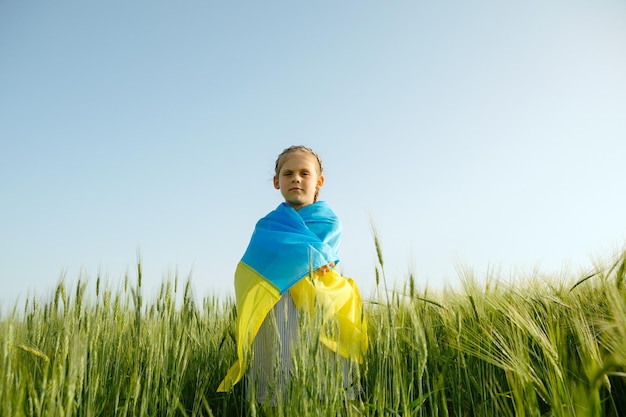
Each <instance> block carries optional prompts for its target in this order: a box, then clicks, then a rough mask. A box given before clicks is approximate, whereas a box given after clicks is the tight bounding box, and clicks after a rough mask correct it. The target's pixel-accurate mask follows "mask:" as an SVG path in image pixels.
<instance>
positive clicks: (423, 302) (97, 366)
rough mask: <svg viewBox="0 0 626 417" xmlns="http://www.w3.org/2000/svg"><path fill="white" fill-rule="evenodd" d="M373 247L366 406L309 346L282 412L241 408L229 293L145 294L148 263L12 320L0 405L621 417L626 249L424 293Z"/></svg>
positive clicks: (158, 411) (63, 409)
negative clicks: (389, 271)
mask: <svg viewBox="0 0 626 417" xmlns="http://www.w3.org/2000/svg"><path fill="white" fill-rule="evenodd" d="M377 249H378V262H377V266H376V268H377V277H378V282H379V286H380V287H379V289H378V290H379V291H378V294H380V295H379V296H378V297H377V298H376V299H375V300H370V301H368V302H366V305H365V312H366V315H367V320H368V323H369V334H370V349H369V350H368V352H367V355H366V358H365V361H364V363H363V364H362V366H361V367H360V370H359V371H360V375H359V378H360V383H361V385H362V388H363V392H362V395H361V397H360V398H358V399H356V400H347V399H346V398H345V397H344V395H343V394H342V391H341V389H339V388H338V387H339V386H340V385H341V382H340V380H339V378H338V377H337V375H336V372H335V370H334V369H335V367H334V366H333V365H334V363H333V361H332V359H328V358H326V359H324V356H321V355H323V353H322V350H320V349H319V348H318V346H316V345H315V344H310V343H309V344H306V345H307V348H306V349H302V351H299V352H298V356H297V358H296V364H297V366H296V369H295V372H294V377H293V378H294V382H295V383H294V384H293V387H292V389H291V391H290V399H289V400H288V401H287V402H285V404H284V406H283V407H281V408H277V409H272V408H270V407H266V406H257V405H255V404H249V403H247V402H246V401H245V399H244V394H243V387H242V384H238V385H237V386H236V387H235V389H234V391H233V392H230V393H227V394H218V393H216V392H215V390H216V388H217V386H218V384H219V382H220V381H221V378H222V377H223V376H224V375H225V373H226V371H227V369H228V367H229V366H230V365H231V364H232V363H233V362H234V360H235V356H236V354H235V341H234V333H235V332H234V330H235V329H234V326H235V315H236V311H235V307H234V302H233V300H232V299H218V298H217V297H211V296H209V297H206V298H205V299H204V300H203V301H202V303H201V305H200V304H198V303H197V302H196V301H194V300H195V299H194V297H193V296H192V294H191V293H190V286H191V285H190V281H189V280H187V281H186V282H185V283H184V285H183V286H182V287H183V288H182V289H181V288H179V282H178V279H175V280H174V282H170V281H168V282H164V283H163V284H162V288H161V292H160V294H159V295H158V296H157V297H155V298H154V299H145V298H144V296H143V295H142V294H143V293H142V288H141V280H142V273H141V266H140V265H139V267H138V270H137V272H136V274H135V276H134V277H132V278H129V277H126V279H125V281H124V285H123V287H122V288H120V289H118V290H115V291H114V290H111V289H110V288H103V287H102V285H101V281H100V279H98V280H97V283H96V289H95V293H91V294H87V293H86V292H87V290H86V288H87V286H86V284H85V283H84V282H79V283H78V284H77V285H76V286H75V288H66V286H65V284H64V282H63V281H61V282H60V283H59V284H58V285H57V287H56V291H55V293H54V296H51V297H49V298H47V299H43V298H41V297H35V296H33V297H31V298H29V299H28V300H27V302H26V306H25V308H24V310H23V311H19V312H18V311H14V312H13V313H10V314H8V315H7V316H6V317H2V319H1V320H0V349H1V350H0V415H1V416H13V417H19V416H86V417H87V416H112V415H116V416H213V415H214V416H248V415H269V416H272V415H285V416H307V415H310V416H336V415H349V416H359V415H368V416H369V415H372V416H568V417H569V416H620V415H626V283H625V282H624V277H625V274H626V272H625V269H626V253H625V254H623V255H622V256H620V257H618V259H616V260H615V262H614V263H609V264H608V265H604V266H599V267H598V268H597V270H596V271H594V272H593V274H589V275H587V276H582V277H578V276H571V277H558V278H555V277H547V278H541V279H540V278H538V277H533V276H529V277H524V279H520V280H519V281H518V283H517V284H505V283H503V282H502V281H500V280H496V279H493V278H490V277H486V278H483V279H480V280H479V279H477V278H475V277H473V276H471V275H469V276H464V277H463V285H462V287H461V288H460V289H456V290H454V289H445V290H441V291H430V290H428V289H424V290H421V291H418V290H417V289H416V285H415V282H414V278H413V277H412V276H411V277H409V278H408V279H407V282H406V284H405V286H404V288H400V289H395V290H390V289H387V284H386V277H385V271H384V263H383V259H382V254H381V251H380V248H379V246H378V244H377ZM381 278H382V280H381ZM380 281H382V282H380ZM312 331H313V333H314V332H315V329H314V328H313V330H312Z"/></svg>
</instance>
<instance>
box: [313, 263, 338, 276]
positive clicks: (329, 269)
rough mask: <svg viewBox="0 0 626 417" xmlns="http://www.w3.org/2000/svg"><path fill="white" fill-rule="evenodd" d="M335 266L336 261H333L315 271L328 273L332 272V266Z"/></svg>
mask: <svg viewBox="0 0 626 417" xmlns="http://www.w3.org/2000/svg"><path fill="white" fill-rule="evenodd" d="M333 266H335V263H334V262H331V263H329V264H328V265H324V266H322V267H320V268H318V269H317V271H315V272H319V273H322V274H326V273H328V272H330V271H331V269H332V267H333Z"/></svg>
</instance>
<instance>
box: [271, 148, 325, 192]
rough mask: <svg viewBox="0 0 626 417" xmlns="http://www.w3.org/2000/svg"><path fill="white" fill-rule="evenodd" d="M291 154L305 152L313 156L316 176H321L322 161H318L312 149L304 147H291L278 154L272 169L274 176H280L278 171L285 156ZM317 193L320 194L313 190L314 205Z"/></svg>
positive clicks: (317, 156) (318, 158)
mask: <svg viewBox="0 0 626 417" xmlns="http://www.w3.org/2000/svg"><path fill="white" fill-rule="evenodd" d="M293 152H305V153H309V154H311V155H313V156H314V157H315V159H316V160H317V167H318V172H317V174H318V175H322V170H323V165H322V160H321V159H320V157H319V155H318V154H317V153H316V152H315V151H314V150H313V149H311V148H307V147H306V146H302V145H293V146H290V147H288V148H286V149H284V150H283V151H282V152H281V153H280V155H278V158H277V159H276V165H275V167H274V172H275V173H276V176H278V175H279V174H280V169H281V168H282V167H283V163H284V159H285V156H287V155H288V154H290V153H293ZM319 192H320V190H319V188H318V189H316V190H315V196H314V197H313V202H314V203H315V202H317V196H318V195H319Z"/></svg>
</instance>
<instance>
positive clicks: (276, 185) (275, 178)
mask: <svg viewBox="0 0 626 417" xmlns="http://www.w3.org/2000/svg"><path fill="white" fill-rule="evenodd" d="M274 188H276V189H277V190H278V189H279V188H280V187H279V184H278V177H277V176H276V175H274Z"/></svg>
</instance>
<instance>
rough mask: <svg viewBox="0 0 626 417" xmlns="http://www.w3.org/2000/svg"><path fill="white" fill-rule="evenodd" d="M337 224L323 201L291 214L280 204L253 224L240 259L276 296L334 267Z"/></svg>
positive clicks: (286, 206)
mask: <svg viewBox="0 0 626 417" xmlns="http://www.w3.org/2000/svg"><path fill="white" fill-rule="evenodd" d="M340 238H341V223H340V222H339V219H338V218H337V216H336V215H335V213H334V212H333V211H332V210H331V209H330V207H329V206H328V205H327V204H326V203H325V202H324V201H318V202H316V203H314V204H310V205H307V206H304V207H302V208H301V209H300V210H295V209H294V208H293V207H291V206H289V205H288V204H287V203H282V204H281V205H279V206H278V207H277V208H276V210H274V211H272V212H270V213H269V214H268V215H267V216H265V217H263V218H262V219H261V220H259V221H258V222H257V224H256V227H255V229H254V233H253V234H252V237H251V239H250V244H249V245H248V248H247V249H246V252H245V253H244V255H243V258H242V259H241V260H242V262H244V263H246V264H247V265H248V266H250V267H251V268H252V269H254V270H255V271H257V272H258V273H259V274H260V275H261V276H262V277H263V278H265V279H267V280H268V281H269V282H271V283H272V284H273V285H275V286H276V288H278V290H279V292H280V294H282V293H284V292H285V291H287V290H288V289H289V288H290V287H291V286H292V285H293V284H295V283H296V282H298V281H299V280H300V279H302V278H303V277H305V276H307V275H308V274H309V272H310V271H314V270H316V269H318V268H320V267H322V266H324V265H328V264H330V263H333V262H334V263H335V264H337V263H338V262H339V257H338V255H337V250H338V248H339V240H340Z"/></svg>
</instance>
